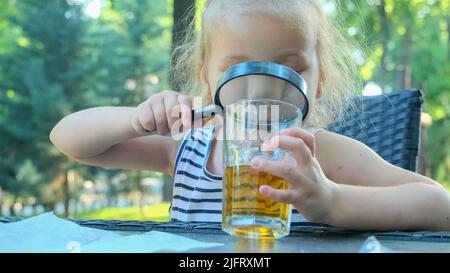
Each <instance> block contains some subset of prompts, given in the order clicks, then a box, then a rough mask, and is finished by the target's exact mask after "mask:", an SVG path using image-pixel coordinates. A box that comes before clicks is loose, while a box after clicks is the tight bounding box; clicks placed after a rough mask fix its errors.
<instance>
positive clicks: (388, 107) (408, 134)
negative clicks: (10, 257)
mask: <svg viewBox="0 0 450 273" xmlns="http://www.w3.org/2000/svg"><path fill="white" fill-rule="evenodd" d="M355 102H356V103H355V104H356V105H357V106H358V107H357V108H356V109H353V110H352V111H351V112H350V113H348V115H347V118H346V119H345V120H341V121H339V122H336V123H335V124H334V125H332V126H331V127H330V128H329V130H330V131H334V132H337V133H340V134H343V135H346V136H349V137H352V138H355V139H357V140H359V141H361V142H363V143H365V144H366V145H368V146H369V147H371V148H372V149H374V150H375V151H376V152H377V153H378V154H379V155H381V157H383V158H384V159H385V160H387V161H389V162H391V163H392V164H394V165H396V166H399V167H402V168H405V169H408V170H411V171H415V170H416V165H417V164H416V162H417V156H418V151H419V135H420V113H421V109H422V103H423V95H422V92H421V91H420V90H406V91H401V92H394V93H391V94H388V95H382V96H374V97H357V98H355ZM17 220H19V219H18V218H10V217H4V218H0V222H12V221H17ZM72 221H74V222H76V223H78V224H80V225H82V226H87V227H93V228H99V229H105V230H116V231H132V232H146V231H151V230H158V231H165V232H196V233H222V231H221V225H220V224H216V223H183V222H166V223H161V222H150V221H120V220H75V219H72ZM291 234H292V235H294V236H295V234H302V235H303V236H305V235H311V236H328V235H338V236H339V235H345V236H368V235H375V236H377V238H379V239H391V240H414V241H438V242H450V232H427V231H419V232H370V231H368V232H357V231H351V230H344V229H340V228H335V227H330V226H326V225H320V224H314V223H310V222H305V223H300V224H295V225H292V226H291Z"/></svg>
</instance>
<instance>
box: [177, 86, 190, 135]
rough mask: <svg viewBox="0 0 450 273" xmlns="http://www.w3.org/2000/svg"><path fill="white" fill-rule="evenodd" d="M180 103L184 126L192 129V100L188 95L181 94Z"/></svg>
mask: <svg viewBox="0 0 450 273" xmlns="http://www.w3.org/2000/svg"><path fill="white" fill-rule="evenodd" d="M178 103H179V104H180V105H181V122H182V123H183V127H184V128H186V129H190V128H191V126H192V124H191V123H192V100H191V99H190V98H189V97H188V96H186V95H183V94H180V95H179V96H178Z"/></svg>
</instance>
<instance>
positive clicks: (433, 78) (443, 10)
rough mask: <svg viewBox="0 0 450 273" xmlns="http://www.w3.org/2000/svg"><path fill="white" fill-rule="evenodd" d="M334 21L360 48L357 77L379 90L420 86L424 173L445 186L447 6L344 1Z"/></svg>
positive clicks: (439, 0)
mask: <svg viewBox="0 0 450 273" xmlns="http://www.w3.org/2000/svg"><path fill="white" fill-rule="evenodd" d="M338 2H339V4H340V5H339V7H340V9H339V11H340V13H339V15H338V16H339V17H340V18H342V21H343V25H345V27H346V28H347V29H349V33H351V34H354V35H353V38H354V39H355V40H356V41H358V42H359V43H360V44H361V45H363V48H364V49H365V58H364V59H363V60H362V61H361V63H360V74H361V77H362V78H363V80H365V81H366V82H368V81H373V82H376V83H377V84H379V85H380V86H381V87H382V88H383V89H384V90H387V91H390V90H401V89H405V88H411V87H419V88H421V89H422V90H423V91H424V93H425V107H424V112H426V113H429V114H430V115H431V116H432V118H433V125H432V126H431V127H430V128H429V129H428V143H426V146H427V150H428V159H427V160H428V166H427V167H428V168H429V169H431V174H432V177H433V178H434V179H435V180H437V181H439V182H441V183H444V184H447V185H450V164H449V162H450V141H449V139H450V126H449V122H450V77H449V75H450V38H449V32H450V31H449V29H450V1H448V0H431V1H428V0H414V1H406V0H399V1H398V0H386V1H384V0H383V1H380V3H381V5H369V4H368V3H376V1H370V2H368V1H358V0H348V1H347V0H345V1H338Z"/></svg>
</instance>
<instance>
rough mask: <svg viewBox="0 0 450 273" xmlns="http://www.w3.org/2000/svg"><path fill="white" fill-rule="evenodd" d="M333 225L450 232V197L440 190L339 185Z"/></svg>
mask: <svg viewBox="0 0 450 273" xmlns="http://www.w3.org/2000/svg"><path fill="white" fill-rule="evenodd" d="M334 205H335V206H334V208H333V212H332V214H331V216H330V224H331V225H334V226H338V227H344V228H349V229H355V230H450V198H449V195H448V193H447V192H446V191H445V190H444V189H443V188H440V187H437V186H434V185H430V184H426V183H420V182H419V183H409V184H403V185H399V186H393V187H361V186H350V185H343V184H339V185H336V190H335V194H334Z"/></svg>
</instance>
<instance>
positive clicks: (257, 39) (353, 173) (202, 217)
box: [50, 0, 450, 230]
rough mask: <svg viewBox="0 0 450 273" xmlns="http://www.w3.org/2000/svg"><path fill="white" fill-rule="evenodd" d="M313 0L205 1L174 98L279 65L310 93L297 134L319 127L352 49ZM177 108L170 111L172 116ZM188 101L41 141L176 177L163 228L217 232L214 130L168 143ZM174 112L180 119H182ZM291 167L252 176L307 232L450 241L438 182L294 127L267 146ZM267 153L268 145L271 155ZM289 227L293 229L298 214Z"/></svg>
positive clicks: (180, 52) (79, 121)
mask: <svg viewBox="0 0 450 273" xmlns="http://www.w3.org/2000/svg"><path fill="white" fill-rule="evenodd" d="M329 20H330V19H329V18H327V16H326V15H325V13H324V10H323V9H322V7H321V5H320V1H318V0H282V1H278V0H277V1H275V0H233V1H228V0H210V1H207V3H206V8H205V11H204V13H203V20H202V23H203V25H202V30H201V32H200V33H199V36H198V37H197V38H196V39H194V40H193V41H192V42H188V43H186V44H184V45H183V46H181V47H180V48H178V49H177V50H176V53H177V56H178V64H177V66H176V75H177V76H178V77H179V79H178V80H179V81H180V83H183V84H184V85H183V86H184V88H183V89H184V90H185V91H187V92H189V91H192V90H200V94H201V95H202V96H203V98H206V99H207V100H209V101H211V98H212V97H214V91H215V90H214V88H215V83H216V82H217V79H218V78H219V77H220V75H221V73H223V72H224V71H225V70H226V69H227V68H229V67H230V66H232V65H234V64H237V63H240V62H245V61H270V62H275V63H280V64H284V65H286V66H289V67H291V68H293V69H294V70H296V71H297V72H298V73H300V74H301V75H302V76H303V78H304V79H305V80H306V82H307V84H308V96H309V98H308V99H309V101H310V102H311V108H312V110H311V113H310V115H309V116H308V117H307V119H306V121H307V124H306V127H310V128H313V127H314V128H320V127H324V126H326V125H327V124H329V123H330V122H331V121H332V120H333V119H334V118H336V117H337V115H338V114H339V113H341V112H342V109H345V106H346V103H347V102H348V98H349V97H350V96H351V93H350V92H349V90H356V88H357V85H356V84H355V83H357V80H356V79H355V71H356V69H355V66H354V64H352V63H351V60H352V58H351V48H350V46H349V45H348V43H347V42H346V41H345V39H344V38H343V37H344V36H343V35H341V34H340V32H339V31H338V29H337V28H336V27H334V26H333V23H332V22H330V21H329ZM174 109H175V110H174ZM183 109H184V110H186V109H187V110H190V109H192V101H191V99H190V98H189V97H188V96H186V95H184V94H181V93H177V92H174V91H164V92H161V93H158V94H156V95H153V96H151V97H150V98H149V99H148V100H146V101H144V102H142V103H141V104H140V105H139V106H137V107H98V108H93V109H87V110H83V111H80V112H77V113H73V114H71V115H69V116H67V117H65V118H64V119H63V120H61V121H60V122H59V123H58V124H57V125H56V126H55V128H54V129H53V130H52V132H51V134H50V139H51V141H52V142H53V143H54V145H56V146H57V147H58V148H59V149H60V150H61V151H62V152H63V153H64V154H66V155H67V156H69V157H70V158H73V159H74V160H77V161H79V162H82V163H85V164H91V165H95V166H107V167H113V168H124V169H140V170H148V169H150V170H154V171H159V172H164V173H168V174H171V175H173V176H174V196H173V203H172V208H171V217H172V219H173V220H179V221H214V222H220V221H221V197H222V195H221V189H222V184H221V183H222V175H223V169H222V161H221V158H222V150H221V147H222V145H221V143H218V142H217V140H216V139H215V138H214V136H215V135H218V134H221V129H220V128H217V130H216V127H215V126H211V127H203V128H196V129H192V130H190V131H189V132H188V133H187V134H186V135H185V138H184V140H183V141H179V140H177V139H175V138H174V137H171V134H170V131H171V129H172V127H173V125H174V124H176V123H177V122H178V123H180V122H181V123H182V124H183V126H184V127H186V128H190V126H191V116H190V111H183ZM173 111H175V112H181V120H180V118H178V116H177V115H172V114H173ZM271 143H278V145H279V147H280V148H282V149H286V150H289V151H290V152H291V153H292V154H293V157H294V158H295V164H294V166H286V165H282V164H280V163H278V162H272V161H267V160H262V159H260V158H255V159H254V160H253V161H252V167H253V168H254V169H257V170H260V171H266V172H268V173H271V174H273V175H276V176H279V177H282V178H284V179H285V180H286V181H288V183H289V188H288V189H286V190H277V189H274V188H271V187H269V186H261V187H260V189H259V190H260V192H261V194H263V195H264V196H266V197H268V198H270V199H273V200H275V201H279V202H284V203H291V204H293V206H294V207H295V208H296V209H297V211H298V212H301V214H302V215H303V217H305V218H306V219H307V220H309V221H312V222H318V223H323V224H328V225H332V226H337V227H342V228H350V229H361V230H363V229H370V230H394V229H395V230H396V229H400V230H418V229H422V230H450V198H449V194H448V193H447V191H446V190H445V189H444V188H443V187H442V186H441V185H440V184H439V183H437V182H435V181H433V180H431V179H429V178H426V177H424V176H421V175H419V174H416V173H413V172H409V171H407V170H404V169H401V168H398V167H395V166H393V165H391V164H389V163H387V162H386V161H384V160H383V159H382V158H380V157H379V156H378V155H377V154H376V153H375V152H373V151H372V150H371V149H370V148H368V147H367V146H365V145H364V144H362V143H360V142H357V141H355V140H353V139H350V138H347V137H344V136H341V135H337V134H334V133H331V132H328V131H325V130H312V129H310V130H306V129H302V128H293V129H289V130H287V131H284V132H283V133H282V134H281V135H279V136H277V137H275V138H274V139H273V141H272V142H271ZM269 145H271V144H269ZM298 212H296V213H294V214H293V218H292V221H293V222H297V221H301V220H302V219H301V216H300V214H299V213H298Z"/></svg>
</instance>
